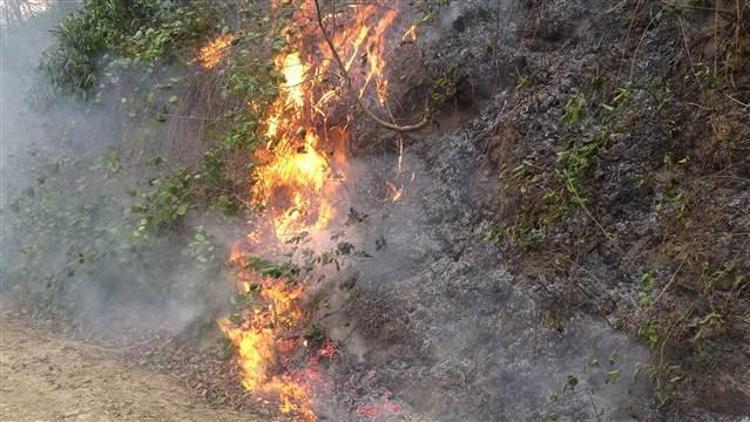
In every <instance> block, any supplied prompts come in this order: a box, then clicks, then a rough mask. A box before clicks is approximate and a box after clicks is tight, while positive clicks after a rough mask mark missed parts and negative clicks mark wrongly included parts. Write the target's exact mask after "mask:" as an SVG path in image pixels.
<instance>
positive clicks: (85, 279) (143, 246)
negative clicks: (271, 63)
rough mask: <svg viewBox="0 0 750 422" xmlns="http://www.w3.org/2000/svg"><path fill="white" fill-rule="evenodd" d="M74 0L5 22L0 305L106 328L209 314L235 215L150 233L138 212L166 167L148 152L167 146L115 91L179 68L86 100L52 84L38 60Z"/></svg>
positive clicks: (179, 323) (195, 216)
mask: <svg viewBox="0 0 750 422" xmlns="http://www.w3.org/2000/svg"><path fill="white" fill-rule="evenodd" d="M75 7H76V4H75V3H72V2H60V3H59V4H57V3H54V4H49V7H48V8H46V9H45V10H43V11H39V12H38V13H35V14H29V15H24V16H23V19H20V18H19V19H14V20H12V21H6V22H5V23H4V25H3V26H2V27H1V28H0V42H2V46H1V49H0V50H1V51H0V53H1V54H2V55H1V60H0V141H1V149H0V180H1V182H2V183H1V188H2V203H1V204H0V212H1V213H2V214H1V218H2V222H1V225H2V226H1V227H0V228H1V230H2V231H1V234H0V235H1V236H2V239H1V242H2V263H1V264H0V267H2V270H0V277H2V279H1V280H0V283H1V284H0V287H1V288H2V290H3V301H4V303H3V306H4V307H11V306H12V307H20V308H21V309H23V310H25V311H27V312H30V313H36V314H38V315H41V316H47V315H53V314H54V315H57V313H58V311H63V314H64V315H65V316H71V317H73V318H74V319H75V320H76V321H77V322H78V323H80V324H82V325H85V326H89V327H92V328H98V329H106V330H110V329H115V328H123V329H125V328H133V327H150V328H161V329H170V330H173V331H175V332H179V331H181V330H183V329H184V328H186V327H188V326H189V325H190V324H193V323H196V322H201V321H209V320H210V318H211V317H213V316H215V314H217V313H221V309H222V308H223V307H224V306H225V301H226V298H227V297H229V296H230V294H231V283H229V282H227V281H226V276H225V274H223V271H224V268H223V264H222V263H223V261H224V259H225V256H226V251H227V249H228V248H227V245H228V244H229V242H230V239H233V238H234V236H235V235H234V233H238V232H241V231H240V230H239V229H238V224H237V222H235V221H233V220H230V219H224V220H219V219H217V218H215V217H211V216H208V215H202V214H200V213H198V212H190V213H188V215H187V216H186V218H185V221H184V224H183V225H182V227H181V228H179V229H178V230H176V231H175V233H172V234H158V233H157V234H153V235H150V236H148V235H144V234H143V233H138V223H139V220H140V219H141V218H142V217H141V216H140V215H138V214H137V213H135V212H134V211H133V206H134V205H136V204H137V203H138V202H139V201H141V200H142V199H141V198H142V196H139V195H140V194H141V193H142V192H145V191H148V190H149V189H151V188H152V186H150V183H149V182H150V181H151V180H153V179H154V178H158V177H164V176H163V175H164V174H167V173H168V172H169V167H168V165H164V164H162V165H158V163H155V162H154V163H152V162H150V161H149V160H150V159H151V157H152V156H153V157H157V154H161V156H165V155H167V154H166V153H167V152H168V151H166V150H165V148H164V147H163V145H164V143H163V142H162V143H161V144H160V142H161V139H162V138H163V137H162V136H161V135H160V131H159V128H158V127H157V128H156V129H153V128H152V127H153V124H152V125H151V126H148V124H144V122H141V121H139V120H138V119H134V118H133V116H132V108H131V107H130V104H129V103H128V102H127V99H125V98H123V97H122V96H120V95H119V94H120V92H132V91H134V90H135V88H137V87H136V86H133V85H132V84H133V83H144V82H145V83H151V84H152V83H153V82H154V80H156V79H157V78H158V79H168V78H170V77H172V76H174V75H175V74H176V71H173V70H172V69H170V68H169V67H168V66H166V65H159V66H155V68H156V69H157V72H156V73H155V74H144V73H142V72H139V71H135V70H131V71H129V72H124V73H123V74H124V75H125V76H126V77H127V78H126V80H123V81H120V82H119V84H120V86H119V88H117V87H115V88H114V89H109V90H104V91H103V93H102V94H101V95H99V96H97V97H96V98H95V99H94V100H91V101H82V100H79V99H77V98H75V97H73V96H64V95H57V94H52V92H53V91H52V90H51V89H50V87H49V86H47V84H46V81H45V78H44V77H43V75H42V74H41V73H40V70H39V68H40V61H41V60H42V56H43V53H44V51H45V50H46V49H49V48H51V47H52V46H53V45H54V33H53V30H54V29H55V28H56V26H57V25H58V23H59V21H60V19H61V18H62V17H63V16H64V15H65V14H67V13H70V12H71V11H72V10H73V9H74V8H75ZM107 63H116V58H111V57H110V58H108V57H102V64H103V65H105V64H107ZM102 68H103V69H106V66H102ZM102 76H103V77H106V76H107V75H106V74H105V72H103V73H102ZM124 79H125V78H124ZM132 81H136V82H132ZM128 84H130V85H128ZM152 129H153V130H152ZM152 161H153V160H152Z"/></svg>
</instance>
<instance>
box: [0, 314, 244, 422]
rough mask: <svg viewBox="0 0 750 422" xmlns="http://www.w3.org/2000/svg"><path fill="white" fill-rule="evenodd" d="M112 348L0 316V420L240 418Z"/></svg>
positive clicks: (209, 419) (240, 416)
mask: <svg viewBox="0 0 750 422" xmlns="http://www.w3.org/2000/svg"><path fill="white" fill-rule="evenodd" d="M249 420H250V418H249V417H248V416H247V415H244V416H243V415H240V414H238V413H235V412H232V411H230V410H215V409H210V408H208V407H207V405H206V404H205V403H204V402H203V401H202V399H201V398H200V397H197V396H196V395H195V393H193V392H192V391H190V390H188V389H186V388H185V387H183V386H181V385H178V384H176V383H175V382H174V381H173V380H171V379H169V377H167V376H164V375H160V374H154V373H150V372H148V371H146V370H144V369H141V368H137V367H136V368H133V367H128V366H127V365H126V364H125V363H124V362H123V361H122V360H120V359H118V357H117V356H116V354H115V353H114V352H113V351H111V350H106V349H102V348H99V347H96V346H92V345H89V344H83V343H80V342H77V341H73V340H69V339H66V338H63V337H61V336H59V335H56V334H54V333H50V332H47V331H44V330H40V329H30V328H26V327H24V325H23V324H22V322H21V321H19V320H18V319H15V318H11V317H7V316H2V317H0V421H14V422H15V421H19V422H22V421H29V422H42V421H44V422H47V421H50V422H51V421H96V422H105V421H196V422H197V421H206V422H209V421H210V422H216V421H227V422H233V421H243V422H247V421H249Z"/></svg>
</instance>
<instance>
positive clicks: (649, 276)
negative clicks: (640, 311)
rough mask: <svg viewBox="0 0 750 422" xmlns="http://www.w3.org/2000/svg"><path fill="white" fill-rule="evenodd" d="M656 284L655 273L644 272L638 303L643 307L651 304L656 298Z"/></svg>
mask: <svg viewBox="0 0 750 422" xmlns="http://www.w3.org/2000/svg"><path fill="white" fill-rule="evenodd" d="M654 286H655V280H654V275H653V273H652V272H651V271H646V272H644V273H643V275H642V276H641V291H640V293H639V294H638V305H640V306H641V307H643V308H647V307H649V306H651V303H652V302H653V300H654V297H653V292H654Z"/></svg>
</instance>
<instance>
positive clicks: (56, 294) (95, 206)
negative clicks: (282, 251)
mask: <svg viewBox="0 0 750 422" xmlns="http://www.w3.org/2000/svg"><path fill="white" fill-rule="evenodd" d="M113 156H114V154H113V153H111V152H110V153H108V154H106V158H105V159H104V160H94V159H92V157H90V156H81V157H77V158H71V157H68V156H64V155H57V156H51V155H47V154H42V153H40V154H37V156H36V161H35V163H34V164H33V165H31V166H30V169H31V170H30V172H31V174H30V176H32V177H31V178H30V181H31V182H30V183H29V184H28V185H27V186H26V187H25V188H23V189H21V190H18V191H15V192H13V193H12V195H11V197H10V201H9V204H8V207H7V209H3V210H2V212H3V214H4V217H5V220H6V222H7V224H6V225H5V226H4V227H3V232H2V243H3V245H4V247H6V248H7V251H8V252H7V253H8V256H7V258H8V259H7V262H8V265H7V266H5V267H4V268H3V271H2V273H1V274H0V275H2V278H3V283H2V286H3V288H4V289H11V290H9V291H10V292H14V293H15V294H16V295H19V296H20V298H22V299H23V302H24V303H25V305H26V307H27V309H29V310H34V311H35V312H37V313H41V314H49V313H51V312H56V311H66V312H72V313H75V312H77V311H81V310H83V309H90V308H91V306H95V307H105V309H106V307H107V306H108V305H109V304H111V303H126V302H127V301H129V300H138V301H139V302H141V303H144V304H149V303H150V304H159V303H161V302H162V301H166V300H167V299H171V300H174V298H175V295H174V292H173V289H177V291H179V292H180V296H181V297H187V296H189V295H192V296H193V297H202V296H203V295H202V294H200V293H198V292H197V290H201V289H206V288H208V285H207V284H206V283H199V284H197V285H193V286H191V288H192V289H193V290H194V291H192V292H186V290H187V289H186V288H185V287H184V286H182V285H181V283H182V282H183V281H182V280H179V279H178V278H176V277H174V275H173V274H172V272H173V267H175V266H178V265H179V266H182V267H184V268H192V274H193V275H194V276H195V277H196V278H198V279H200V278H201V277H202V276H205V280H210V279H211V277H215V275H214V276H211V277H209V276H208V275H207V274H209V273H211V274H216V273H217V271H218V265H219V262H220V261H219V260H217V258H216V257H217V255H219V254H217V251H216V247H217V245H216V242H215V241H214V240H213V239H212V237H211V236H210V235H208V234H207V233H206V232H205V230H204V229H203V227H198V228H196V229H195V230H194V231H192V230H191V231H189V232H187V233H186V235H185V236H170V237H164V236H157V235H156V233H154V235H147V234H150V233H151V232H150V231H144V230H141V228H140V227H141V226H140V224H141V222H142V219H141V218H140V217H141V216H142V213H132V212H131V211H130V209H131V207H132V206H133V202H134V201H135V200H137V198H133V197H131V196H128V195H127V194H126V193H125V192H123V189H122V185H123V181H124V180H127V179H128V178H129V177H128V175H127V174H124V172H125V170H119V171H118V172H113V171H112V167H111V166H112V163H113V162H115V161H113V159H112V157H113ZM159 180H166V181H165V182H160V183H158V184H156V186H158V188H156V189H155V190H154V191H152V192H149V193H148V194H146V195H144V198H149V199H148V200H147V201H146V203H147V204H148V207H149V208H148V209H147V215H149V217H148V218H149V220H148V221H149V222H153V225H149V226H147V227H148V228H149V229H150V228H151V227H154V228H156V227H159V223H160V222H161V223H163V224H166V222H168V221H169V220H170V219H171V218H173V217H174V216H176V215H178V214H181V213H182V210H180V209H179V207H180V205H178V204H179V201H176V199H179V198H182V196H181V193H180V192H179V190H180V189H182V186H184V185H182V183H185V182H184V181H180V180H175V179H174V178H169V177H167V178H159ZM167 186H168V187H167ZM175 189H177V192H175V191H174V190H175ZM166 192H169V194H168V195H167V197H166V198H165V197H164V195H165V194H166ZM159 207H165V208H166V209H167V210H169V212H165V213H164V214H162V213H161V212H157V210H159V209H160V208H159ZM170 213H171V214H170ZM151 215H153V216H154V217H153V219H152V217H151ZM180 217H181V216H180ZM166 251H170V252H171V253H169V254H166V253H165V252H166ZM178 285H181V287H179V288H177V286H178Z"/></svg>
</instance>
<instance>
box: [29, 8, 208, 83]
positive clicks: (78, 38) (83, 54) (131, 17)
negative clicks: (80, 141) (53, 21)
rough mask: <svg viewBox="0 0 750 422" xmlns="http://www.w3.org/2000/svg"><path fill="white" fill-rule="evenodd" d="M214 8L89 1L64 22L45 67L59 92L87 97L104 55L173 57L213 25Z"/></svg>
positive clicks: (147, 58)
mask: <svg viewBox="0 0 750 422" xmlns="http://www.w3.org/2000/svg"><path fill="white" fill-rule="evenodd" d="M213 12H214V8H213V6H212V3H211V2H208V1H190V2H186V3H172V2H167V1H162V0H85V1H84V3H83V5H82V7H81V8H80V9H79V10H78V11H76V12H74V13H72V14H71V15H69V16H67V17H66V18H65V19H64V20H63V21H62V22H61V23H60V26H59V27H58V29H57V30H56V39H57V42H56V44H55V45H54V46H52V47H51V48H50V49H48V50H47V51H46V52H45V56H44V58H43V60H42V65H41V68H42V70H43V71H44V73H45V75H46V76H47V78H48V79H49V80H50V81H51V82H52V85H53V86H54V87H56V88H57V89H59V90H60V91H63V92H65V93H74V94H77V95H79V96H81V97H84V98H88V97H90V95H91V89H92V88H93V87H94V86H96V83H97V80H98V74H99V63H100V61H101V60H102V59H103V58H104V56H106V55H109V56H115V57H123V58H131V59H136V60H137V61H140V62H149V61H153V60H155V59H157V58H161V57H167V56H173V55H175V54H177V53H178V52H179V51H180V50H181V48H182V47H185V46H188V45H191V44H193V43H194V42H196V41H197V40H199V39H201V38H202V37H203V36H205V35H206V34H208V33H209V32H211V31H212V30H213V27H214V23H213V22H214V21H215V19H214V18H213V16H214V13H213Z"/></svg>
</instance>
